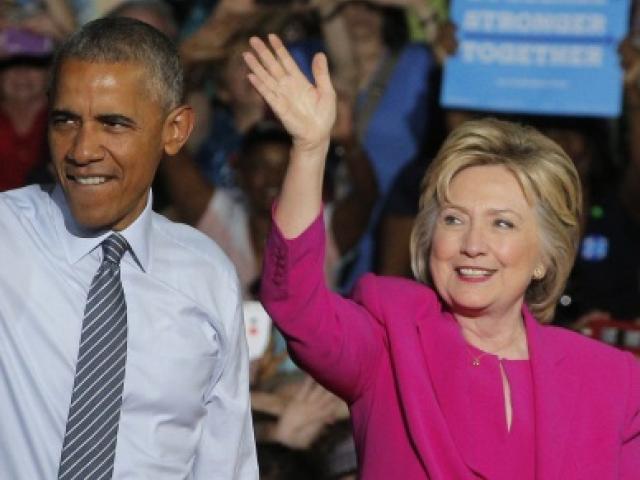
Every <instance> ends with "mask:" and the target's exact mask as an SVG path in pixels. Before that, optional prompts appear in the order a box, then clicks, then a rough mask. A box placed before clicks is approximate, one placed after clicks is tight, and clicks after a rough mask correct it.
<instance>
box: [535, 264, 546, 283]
mask: <svg viewBox="0 0 640 480" xmlns="http://www.w3.org/2000/svg"><path fill="white" fill-rule="evenodd" d="M542 277H544V268H542V266H537V267H536V268H534V269H533V279H534V280H541V279H542Z"/></svg>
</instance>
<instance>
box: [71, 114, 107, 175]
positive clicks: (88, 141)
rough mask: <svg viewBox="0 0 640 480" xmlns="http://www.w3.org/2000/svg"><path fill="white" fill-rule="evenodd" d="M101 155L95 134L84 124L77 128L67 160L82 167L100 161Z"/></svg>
mask: <svg viewBox="0 0 640 480" xmlns="http://www.w3.org/2000/svg"><path fill="white" fill-rule="evenodd" d="M103 155H104V151H103V149H102V146H101V143H100V141H99V135H97V132H95V131H94V130H93V129H92V127H91V126H90V125H86V124H84V125H82V126H81V127H80V128H78V130H77V131H76V133H75V136H74V138H73V144H72V145H71V149H70V151H69V154H68V157H69V160H71V161H73V162H75V163H77V164H79V165H83V164H87V163H91V162H96V161H99V160H102V158H103Z"/></svg>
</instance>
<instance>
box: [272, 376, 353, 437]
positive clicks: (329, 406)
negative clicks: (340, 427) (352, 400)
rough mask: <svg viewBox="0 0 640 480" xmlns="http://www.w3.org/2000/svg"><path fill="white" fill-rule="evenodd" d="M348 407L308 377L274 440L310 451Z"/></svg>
mask: <svg viewBox="0 0 640 480" xmlns="http://www.w3.org/2000/svg"><path fill="white" fill-rule="evenodd" d="M344 408H345V405H344V402H343V401H342V400H340V399H339V398H338V397H336V396H335V395H333V394H332V393H330V392H328V391H327V390H325V389H324V388H323V387H321V386H320V385H319V384H317V383H316V382H315V381H314V380H313V379H312V378H311V377H306V378H305V379H304V380H303V381H302V382H299V386H298V388H297V390H296V392H295V393H294V395H293V396H292V397H291V398H290V399H289V400H288V402H287V403H286V405H284V408H283V410H282V412H281V414H280V417H279V419H278V421H277V423H276V424H275V426H274V428H273V430H272V432H271V435H270V437H271V440H273V441H277V442H280V443H282V444H284V445H286V446H288V447H291V448H297V449H306V448H308V447H309V446H311V444H312V443H313V442H314V441H315V440H316V439H317V438H318V437H319V436H320V434H321V433H322V432H323V431H324V429H325V427H327V426H328V425H331V424H332V423H334V422H335V421H336V420H337V419H338V418H341V417H342V415H341V412H343V411H344Z"/></svg>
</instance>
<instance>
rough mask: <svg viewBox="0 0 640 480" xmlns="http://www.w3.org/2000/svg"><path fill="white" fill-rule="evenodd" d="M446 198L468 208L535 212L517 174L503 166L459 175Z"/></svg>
mask: <svg viewBox="0 0 640 480" xmlns="http://www.w3.org/2000/svg"><path fill="white" fill-rule="evenodd" d="M445 198H446V200H447V201H448V202H451V203H453V204H460V205H461V206H465V207H481V208H482V207H485V208H496V209H511V210H517V211H519V212H524V211H530V210H532V209H533V206H532V205H530V203H529V202H528V200H527V197H526V195H525V192H524V190H523V188H522V185H521V184H520V182H519V181H518V179H517V178H516V176H515V175H514V173H513V172H512V171H511V170H509V169H508V168H507V167H505V166H503V165H480V166H473V167H468V168H465V169H463V170H461V171H459V172H458V173H456V174H455V175H454V177H453V178H452V179H451V182H450V183H449V185H448V188H447V192H446V195H445Z"/></svg>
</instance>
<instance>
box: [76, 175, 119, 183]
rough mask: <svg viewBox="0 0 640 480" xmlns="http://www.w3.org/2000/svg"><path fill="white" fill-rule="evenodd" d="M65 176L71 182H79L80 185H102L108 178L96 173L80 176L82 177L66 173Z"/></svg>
mask: <svg viewBox="0 0 640 480" xmlns="http://www.w3.org/2000/svg"><path fill="white" fill-rule="evenodd" d="M67 178H68V179H69V180H71V181H73V182H76V183H79V184H80V185H102V184H103V183H105V182H106V181H107V180H109V179H108V178H107V177H102V176H98V175H94V176H82V177H80V176H74V175H67Z"/></svg>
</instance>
